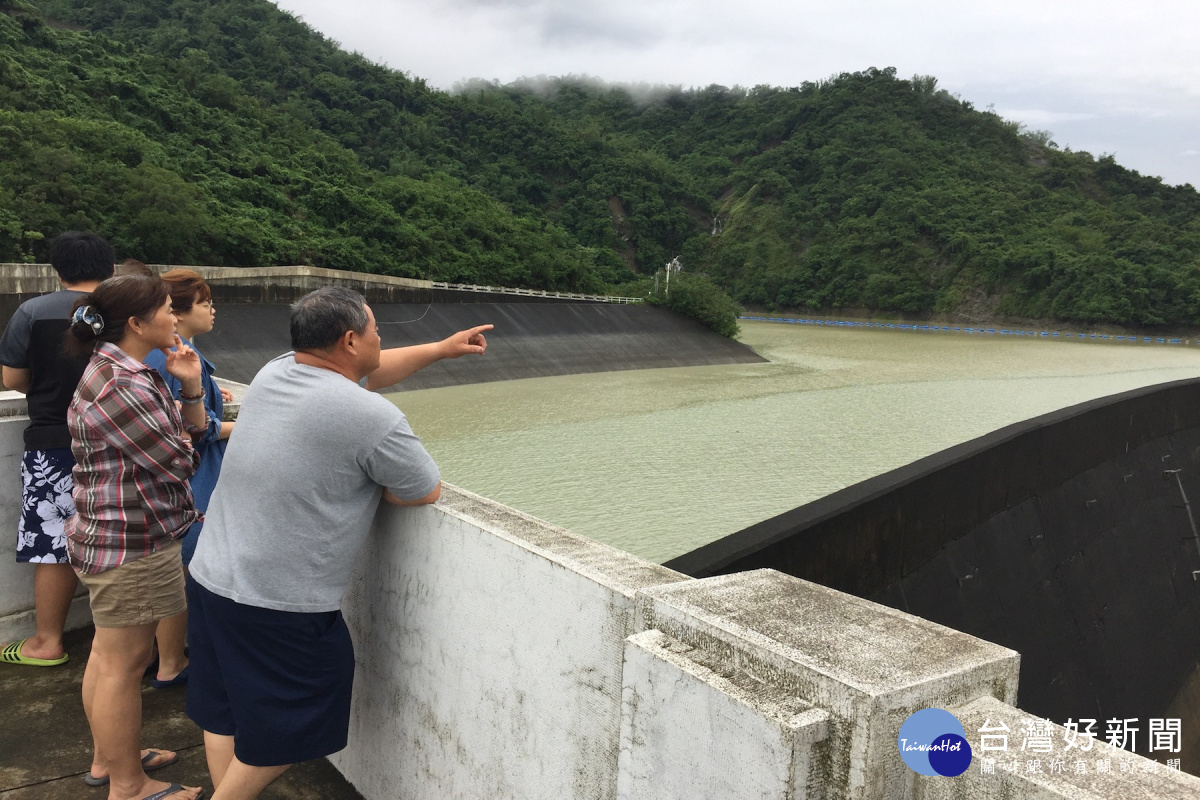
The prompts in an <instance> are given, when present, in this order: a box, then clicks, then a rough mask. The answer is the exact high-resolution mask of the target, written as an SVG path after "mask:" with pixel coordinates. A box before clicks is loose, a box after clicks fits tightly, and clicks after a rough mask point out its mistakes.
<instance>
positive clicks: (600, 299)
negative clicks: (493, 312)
mask: <svg viewBox="0 0 1200 800" xmlns="http://www.w3.org/2000/svg"><path fill="white" fill-rule="evenodd" d="M432 283H433V288H434V289H448V290H450V291H455V292H488V293H494V294H516V295H521V296H524V297H553V298H556V299H562V300H590V301H592V302H594V303H624V304H628V303H641V302H643V298H641V297H616V296H614V295H604V294H576V293H574V292H547V291H543V290H541V289H514V288H512V287H509V286H478V285H476V284H473V283H442V282H441V281H433V282H432Z"/></svg>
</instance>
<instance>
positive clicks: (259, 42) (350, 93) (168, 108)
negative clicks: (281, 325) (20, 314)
mask: <svg viewBox="0 0 1200 800" xmlns="http://www.w3.org/2000/svg"><path fill="white" fill-rule="evenodd" d="M0 12H3V13H0V152H3V153H4V158H3V159H2V160H0V260H23V259H44V257H45V246H46V237H48V236H51V235H53V233H55V232H57V231H58V230H62V229H65V228H88V229H92V230H96V231H98V232H100V233H102V234H104V235H105V236H107V237H109V238H110V239H111V240H112V241H113V243H114V244H115V245H116V246H117V248H118V251H119V252H120V254H121V255H123V256H124V255H129V256H136V257H138V258H141V259H143V260H147V261H156V262H173V263H206V264H228V265H266V264H294V263H310V264H315V265H319V266H327V267H334V268H340V269H354V270H362V271H371V272H382V273H389V274H395V275H406V276H415V277H426V278H433V279H438V280H451V281H465V282H480V283H500V284H510V285H517V286H530V287H537V288H549V289H563V290H582V291H596V290H602V289H604V288H605V287H611V286H613V285H616V284H630V283H631V282H634V281H637V280H639V279H640V280H641V281H643V283H642V284H641V286H642V287H644V286H645V285H646V283H645V282H646V281H648V280H649V279H648V278H646V277H644V276H648V275H650V274H652V273H653V272H654V271H655V270H657V269H659V268H661V267H662V265H663V264H665V263H666V262H667V261H669V260H670V259H671V258H672V257H675V256H678V257H679V258H680V260H681V261H682V263H683V264H684V269H685V273H684V274H685V275H703V274H707V275H708V276H710V277H711V278H712V279H713V280H714V281H716V282H717V283H718V284H719V285H720V286H722V287H723V288H725V289H726V290H727V291H728V292H729V293H730V294H731V295H732V296H733V297H734V298H736V299H737V300H739V301H741V302H744V303H748V304H754V305H757V306H763V307H768V308H777V309H789V308H818V309H832V308H869V309H875V310H880V311H888V312H899V313H905V314H926V313H929V312H945V313H955V312H959V313H965V314H974V315H1011V316H1022V317H1042V318H1055V319H1059V320H1064V321H1072V322H1109V323H1116V324H1124V325H1175V326H1179V325H1197V324H1200V195H1198V194H1197V192H1196V191H1195V190H1194V189H1193V188H1192V187H1190V186H1185V187H1170V186H1165V185H1164V184H1163V183H1162V182H1161V181H1159V180H1157V179H1152V178H1145V177H1142V176H1139V175H1138V174H1137V173H1135V172H1132V171H1130V170H1127V169H1125V168H1123V167H1121V166H1120V165H1118V164H1117V163H1115V161H1114V160H1113V159H1112V158H1111V157H1100V158H1094V157H1093V156H1092V155H1090V154H1087V153H1073V152H1070V151H1063V150H1059V149H1058V148H1057V147H1055V146H1053V144H1052V143H1051V142H1049V141H1048V137H1047V136H1046V135H1045V134H1044V133H1040V132H1039V133H1033V134H1029V133H1025V132H1022V131H1021V130H1019V129H1018V127H1017V126H1016V125H1015V124H1013V123H1010V122H1006V121H1004V120H1002V119H1000V118H999V117H998V116H996V115H995V114H992V113H988V112H981V111H978V110H975V109H974V108H973V107H972V106H971V104H970V103H969V102H966V101H964V100H961V99H959V98H956V97H954V96H951V95H949V94H948V93H946V92H945V91H940V90H938V89H937V86H936V81H935V79H933V78H931V77H916V78H913V79H912V80H903V79H900V78H897V77H896V75H895V73H894V70H890V69H888V70H876V69H869V70H866V71H865V72H861V73H854V74H845V75H840V76H837V77H834V78H831V79H829V80H824V81H818V82H805V83H803V84H801V85H799V86H796V87H787V88H773V87H756V88H754V89H750V90H744V89H737V88H735V89H728V88H724V87H720V86H712V87H709V88H707V89H700V90H690V91H684V90H679V89H672V88H648V89H647V88H643V89H638V90H637V91H634V90H631V89H627V88H622V87H612V86H603V85H598V84H596V83H594V82H589V81H585V80H578V79H571V78H567V79H554V80H545V81H539V82H526V83H520V84H514V85H510V86H497V85H491V84H483V83H479V84H471V85H469V86H468V88H465V89H463V90H462V91H459V92H456V93H445V92H439V91H434V90H431V89H430V88H429V87H428V86H426V85H425V84H424V83H423V82H422V81H421V80H420V79H419V78H415V77H412V76H410V75H407V74H405V73H402V72H397V71H394V70H389V69H386V68H383V67H380V66H378V65H375V64H372V63H370V62H369V61H367V60H365V59H363V58H362V57H360V56H358V55H355V54H350V53H346V52H344V51H342V50H341V49H339V47H338V46H337V45H336V44H335V43H333V42H330V41H328V40H326V39H324V38H323V37H321V36H320V35H319V34H317V33H315V32H314V31H312V30H311V29H310V28H308V27H307V26H306V25H305V24H303V23H302V22H300V21H297V20H296V19H294V18H292V17H291V16H289V15H288V14H286V13H284V12H281V11H280V10H279V9H277V8H276V7H275V6H274V5H272V4H270V3H268V2H265V0H219V1H212V0H108V1H107V2H104V3H94V2H91V0H88V1H87V2H85V1H84V0H0ZM685 280H686V279H685ZM679 285H680V286H681V291H682V289H683V287H684V286H685V285H686V284H685V283H681V284H679ZM673 289H674V286H673ZM625 290H626V291H631V290H635V289H633V287H630V286H626V287H625ZM693 290H694V293H695V294H694V298H693V299H694V302H695V303H696V304H698V305H701V306H709V307H712V308H715V307H716V306H720V302H719V298H716V299H714V298H713V297H711V296H709V295H707V294H706V293H705V292H704V291H703V287H702V286H701V287H698V288H697V287H693ZM714 304H715V305H714ZM727 312H728V306H727V305H726V306H723V307H722V308H721V310H720V312H719V313H727ZM714 313H716V312H714Z"/></svg>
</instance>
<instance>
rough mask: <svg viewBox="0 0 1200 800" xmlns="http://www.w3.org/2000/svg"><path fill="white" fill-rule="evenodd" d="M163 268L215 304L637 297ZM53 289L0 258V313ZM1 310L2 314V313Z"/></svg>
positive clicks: (295, 269) (44, 277)
mask: <svg viewBox="0 0 1200 800" xmlns="http://www.w3.org/2000/svg"><path fill="white" fill-rule="evenodd" d="M149 266H150V268H151V269H154V270H157V271H158V272H166V271H167V270H169V269H173V268H174V267H175V266H184V267H185V268H186V269H192V270H195V271H196V272H198V273H200V274H201V275H203V276H204V279H205V280H206V281H207V282H208V284H209V285H210V286H211V287H212V290H213V296H214V298H215V299H216V301H217V302H218V303H230V302H233V303H290V302H292V301H293V300H296V299H298V298H299V297H301V296H302V295H304V294H306V293H308V292H311V291H312V290H313V289H318V288H320V287H322V286H345V287H347V288H350V289H354V290H356V291H358V292H361V293H362V294H363V295H364V296H366V298H367V302H369V303H497V302H499V303H514V302H516V303H520V302H524V303H547V302H548V303H562V302H578V303H620V304H626V303H640V302H642V298H638V297H609V296H606V295H593V294H579V293H576V292H548V291H542V290H540V289H519V288H513V287H507V286H477V285H474V284H463V283H444V282H441V281H428V280H423V279H421V278H401V277H397V276H395V275H376V274H373V273H368V272H350V271H348V270H339V269H325V268H324V267H310V266H305V265H297V266H284V267H204V266H191V265H170V264H150V265H149ZM58 288H59V280H58V274H57V273H56V272H55V271H54V269H53V268H52V267H51V266H50V265H49V264H12V263H0V300H2V302H0V317H4V318H7V316H8V314H11V313H12V309H14V308H16V305H17V304H18V303H19V302H21V301H23V300H26V299H28V298H30V297H33V296H35V295H39V294H45V293H47V292H53V291H55V290H56V289H58ZM5 311H7V312H8V313H7V314H6V313H4V312H5Z"/></svg>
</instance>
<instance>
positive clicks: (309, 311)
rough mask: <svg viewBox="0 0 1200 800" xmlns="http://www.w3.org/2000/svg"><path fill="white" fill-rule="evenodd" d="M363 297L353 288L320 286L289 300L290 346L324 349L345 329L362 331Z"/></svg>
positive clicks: (365, 303) (298, 348) (363, 318)
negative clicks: (294, 300)
mask: <svg viewBox="0 0 1200 800" xmlns="http://www.w3.org/2000/svg"><path fill="white" fill-rule="evenodd" d="M366 305H367V301H366V298H364V297H363V296H362V295H361V294H359V293H358V292H356V291H354V290H353V289H347V288H345V287H343V286H322V287H321V288H320V289H317V290H316V291H312V292H309V293H308V294H306V295H304V297H301V298H300V299H299V300H297V301H296V302H295V303H293V304H292V322H291V329H292V349H293V350H327V349H329V348H330V347H333V346H334V345H335V344H337V342H338V340H339V339H341V338H342V336H344V335H345V333H346V331H354V332H355V333H366V331H367V322H368V319H367V308H366Z"/></svg>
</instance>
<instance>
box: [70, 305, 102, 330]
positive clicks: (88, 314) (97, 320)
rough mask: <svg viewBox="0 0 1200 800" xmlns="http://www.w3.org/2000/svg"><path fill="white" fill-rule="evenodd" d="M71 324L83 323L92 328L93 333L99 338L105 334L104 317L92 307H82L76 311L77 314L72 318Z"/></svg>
mask: <svg viewBox="0 0 1200 800" xmlns="http://www.w3.org/2000/svg"><path fill="white" fill-rule="evenodd" d="M71 322H72V323H76V322H82V323H83V324H84V325H87V326H88V327H89V328H91V329H92V333H94V334H96V335H97V336H99V335H100V334H101V333H103V332H104V317H102V316H100V314H99V312H97V311H96V309H94V308H92V307H91V306H80V307H79V308H77V309H75V314H74V316H72V317H71Z"/></svg>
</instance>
